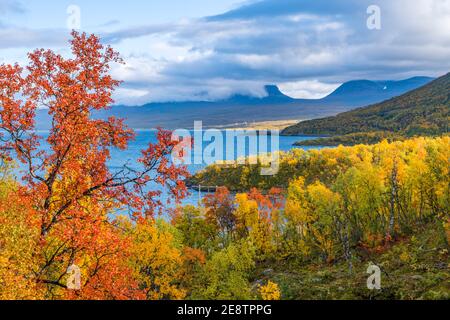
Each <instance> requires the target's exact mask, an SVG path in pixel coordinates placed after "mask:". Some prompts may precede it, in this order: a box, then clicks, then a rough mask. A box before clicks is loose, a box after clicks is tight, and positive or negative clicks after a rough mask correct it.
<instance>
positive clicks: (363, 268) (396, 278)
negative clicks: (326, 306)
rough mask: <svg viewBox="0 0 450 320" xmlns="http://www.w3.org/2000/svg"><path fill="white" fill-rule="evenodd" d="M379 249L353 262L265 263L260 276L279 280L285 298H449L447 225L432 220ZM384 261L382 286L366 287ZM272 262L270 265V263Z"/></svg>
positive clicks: (257, 274)
mask: <svg viewBox="0 0 450 320" xmlns="http://www.w3.org/2000/svg"><path fill="white" fill-rule="evenodd" d="M415 234H416V235H415V236H413V237H411V238H408V239H403V240H401V241H399V242H397V243H396V244H394V245H393V246H392V247H390V248H385V249H384V250H383V251H382V252H380V253H372V254H371V253H368V252H365V251H361V250H360V251H359V252H357V253H356V254H354V258H353V271H352V273H349V268H348V264H347V263H345V262H340V263H338V264H335V265H323V264H317V265H312V264H308V265H301V264H298V265H295V264H292V263H287V262H285V263H277V264H273V263H270V264H267V265H260V266H259V268H258V270H257V272H256V275H255V276H256V279H258V280H267V279H270V280H272V281H274V282H276V283H278V284H279V285H280V288H281V290H282V298H283V299H299V300H312V299H327V300H328V299H406V300H410V299H450V265H449V253H448V244H447V242H446V240H445V236H444V234H445V232H443V230H442V226H438V225H437V224H433V223H430V224H429V225H428V226H427V227H426V228H423V229H421V230H416V232H415ZM371 262H372V263H374V264H376V265H377V266H379V267H380V269H381V271H382V275H381V290H373V291H371V290H368V289H367V284H366V283H367V278H368V277H369V274H367V273H366V272H367V268H368V266H369V263H371ZM268 268H270V269H268Z"/></svg>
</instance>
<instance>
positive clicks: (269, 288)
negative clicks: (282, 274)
mask: <svg viewBox="0 0 450 320" xmlns="http://www.w3.org/2000/svg"><path fill="white" fill-rule="evenodd" d="M258 291H259V294H260V295H261V298H262V299H263V300H280V299H281V292H280V288H279V287H278V285H277V284H276V283H274V282H272V281H270V280H269V282H267V284H266V285H265V286H259V290H258Z"/></svg>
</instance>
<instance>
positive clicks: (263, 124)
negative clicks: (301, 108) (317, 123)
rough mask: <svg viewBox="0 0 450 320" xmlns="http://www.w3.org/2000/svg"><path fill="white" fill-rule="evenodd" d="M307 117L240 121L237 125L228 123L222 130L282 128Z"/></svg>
mask: <svg viewBox="0 0 450 320" xmlns="http://www.w3.org/2000/svg"><path fill="white" fill-rule="evenodd" d="M306 120H307V119H294V120H292V119H290V120H273V121H260V122H248V123H240V124H238V125H230V126H227V127H225V128H224V130H280V131H281V130H283V129H286V128H287V127H289V126H292V125H294V124H297V123H299V122H302V121H306Z"/></svg>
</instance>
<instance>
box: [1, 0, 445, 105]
mask: <svg viewBox="0 0 450 320" xmlns="http://www.w3.org/2000/svg"><path fill="white" fill-rule="evenodd" d="M73 5H75V6H77V8H79V10H80V19H79V22H80V23H79V25H80V28H81V30H82V31H86V32H89V33H96V34H97V35H99V36H101V38H102V39H103V42H105V43H108V44H111V45H112V46H113V47H114V48H116V49H117V50H118V51H119V52H120V53H121V54H122V56H123V58H124V59H125V61H126V65H123V66H115V67H114V70H113V73H114V75H115V77H116V78H119V79H121V80H124V81H125V82H124V84H123V86H122V87H121V88H120V90H118V92H117V94H116V100H117V101H118V102H120V103H124V104H142V103H145V102H150V101H176V100H215V99H222V98H226V97H227V96H230V95H232V94H236V93H240V94H251V95H255V96H263V95H264V94H265V92H264V90H263V86H264V85H265V84H277V85H279V87H280V88H281V89H282V90H283V92H285V93H287V94H289V95H291V96H294V97H305V98H319V97H322V96H324V95H326V94H328V93H330V92H331V91H332V90H334V89H335V88H336V87H337V86H339V85H340V84H341V83H342V82H344V81H348V80H353V79H372V80H385V79H386V80H387V79H403V78H407V77H410V76H416V75H426V76H439V75H441V74H444V73H446V72H449V71H450V58H449V57H450V1H448V0H414V1H411V0H370V1H366V0H165V1H161V0H127V1H119V0H95V1H92V0H70V1H67V0H40V1H35V0H0V63H12V62H19V63H25V62H26V53H27V52H28V51H30V50H32V49H34V48H37V47H45V48H52V49H54V50H57V51H58V52H61V53H63V54H67V53H68V50H67V46H66V43H67V39H68V35H69V32H70V31H69V27H70V26H72V27H73V26H77V25H78V20H77V19H75V20H74V17H75V18H76V16H77V14H76V12H75V11H71V8H72V7H71V6H73ZM370 5H376V6H378V7H379V8H380V17H381V20H380V21H381V29H369V28H368V27H367V20H368V18H370V15H371V13H372V11H371V13H369V14H368V11H367V10H368V7H369V6H370ZM68 9H69V10H68ZM74 12H75V13H74ZM74 21H75V22H74Z"/></svg>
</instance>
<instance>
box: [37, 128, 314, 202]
mask: <svg viewBox="0 0 450 320" xmlns="http://www.w3.org/2000/svg"><path fill="white" fill-rule="evenodd" d="M221 133H222V135H223V137H224V139H223V140H224V141H223V142H224V143H223V145H224V151H223V154H227V151H226V150H225V148H226V147H228V148H229V146H230V145H229V144H228V145H227V141H228V140H227V139H226V138H225V137H226V132H225V131H221ZM39 134H40V136H42V137H43V138H46V136H47V133H45V132H41V133H39ZM191 134H192V137H193V138H194V139H197V140H196V141H198V137H199V136H198V135H197V136H195V134H196V133H194V132H191ZM197 134H198V133H197ZM200 134H201V133H200ZM242 134H243V133H241V132H236V136H239V135H242ZM245 138H246V139H245V148H242V147H241V148H237V138H236V139H235V142H234V144H233V146H234V147H233V148H235V149H236V150H233V160H236V159H237V158H240V157H243V156H252V155H255V154H253V152H252V151H254V148H253V149H252V147H251V145H252V144H254V142H255V141H254V140H253V141H252V140H251V138H250V137H249V136H245ZM314 138H316V137H311V136H307V137H306V136H280V137H279V140H278V144H279V146H278V150H280V151H289V150H291V149H293V148H298V147H295V146H293V144H294V143H295V142H297V141H301V140H309V139H314ZM271 139H272V137H271V136H267V137H265V138H260V139H258V140H257V141H258V147H260V142H261V141H264V140H266V141H267V151H268V152H271V151H275V150H276V148H275V150H272V143H271V141H272V140H271ZM205 140H206V139H205ZM214 141H215V140H209V139H208V140H207V141H203V143H202V148H200V149H199V150H201V149H203V150H204V149H205V147H207V146H208V145H211V143H214ZM156 142H157V137H156V131H155V130H136V139H135V140H133V141H131V142H130V143H129V147H128V149H127V150H124V151H123V150H116V149H113V150H111V159H110V160H109V162H108V167H109V168H110V170H111V171H114V170H117V169H118V168H120V167H122V165H123V164H125V163H128V164H131V166H134V165H136V166H137V159H138V158H140V157H141V150H143V149H146V148H147V147H148V144H149V143H156ZM41 144H42V146H41V148H42V149H44V150H45V149H48V145H46V143H45V140H42V141H41ZM253 147H255V146H254V145H253ZM301 148H303V149H305V150H307V149H317V148H318V147H301ZM258 150H259V152H260V151H261V149H260V148H258ZM263 150H266V149H263ZM192 157H193V155H192ZM228 160H229V159H228ZM192 162H193V161H192ZM205 166H206V163H202V164H195V165H194V164H191V165H188V169H189V172H190V173H191V174H194V173H196V172H197V171H199V170H201V169H203V168H204V167H205ZM149 188H153V189H155V188H158V186H155V185H150V186H149ZM162 191H163V196H162V199H163V200H166V199H167V195H165V194H164V190H162ZM198 201H199V194H198V192H195V191H192V192H191V194H190V195H189V196H188V197H187V198H185V199H184V200H183V202H182V204H183V205H187V204H191V205H197V204H198Z"/></svg>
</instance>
